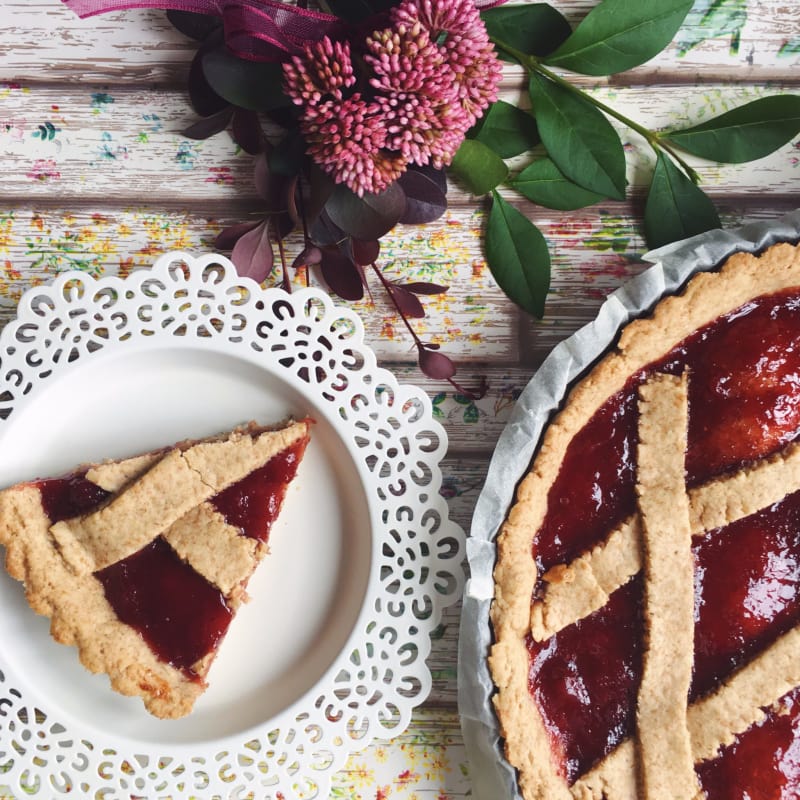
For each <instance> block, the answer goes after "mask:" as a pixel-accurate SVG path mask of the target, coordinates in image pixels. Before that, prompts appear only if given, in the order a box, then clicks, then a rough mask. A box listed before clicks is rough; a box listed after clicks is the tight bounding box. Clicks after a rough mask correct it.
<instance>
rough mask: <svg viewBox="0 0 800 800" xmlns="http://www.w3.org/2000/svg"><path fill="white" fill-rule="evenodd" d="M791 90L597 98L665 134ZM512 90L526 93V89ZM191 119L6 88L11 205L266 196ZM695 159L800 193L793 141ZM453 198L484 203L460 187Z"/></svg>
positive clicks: (183, 106)
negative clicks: (194, 129) (749, 157)
mask: <svg viewBox="0 0 800 800" xmlns="http://www.w3.org/2000/svg"><path fill="white" fill-rule="evenodd" d="M780 91H782V89H781V87H778V86H770V87H769V88H767V89H765V88H763V87H743V86H712V85H708V86H704V87H703V88H702V89H693V90H689V91H687V90H686V88H685V87H668V88H663V89H659V91H658V92H653V91H651V90H649V89H647V88H645V87H635V88H630V89H613V88H608V87H601V88H599V89H597V90H594V94H595V95H596V96H597V97H598V98H599V99H601V100H602V101H603V102H606V103H608V104H609V105H611V106H613V107H614V108H616V109H617V110H618V111H620V112H621V113H622V114H624V115H627V116H628V117H631V118H632V119H634V120H636V121H638V122H640V123H641V124H643V125H645V126H647V127H650V128H653V129H660V128H680V127H686V126H688V125H690V124H695V123H697V122H700V121H703V120H706V119H708V118H709V117H712V116H716V115H718V114H721V113H723V112H724V111H727V110H729V109H731V108H733V107H735V106H737V105H741V104H743V103H746V102H749V101H750V100H753V99H756V98H757V97H762V96H765V95H767V94H775V93H778V92H780ZM506 97H508V98H509V99H515V100H518V99H519V93H518V92H516V93H511V92H509V93H507V94H506ZM192 120H193V113H192V111H191V109H190V108H189V106H188V102H187V99H186V96H185V94H184V93H183V92H182V91H177V92H172V91H165V92H152V91H142V90H130V89H114V90H112V91H107V92H96V91H93V90H91V89H90V88H77V89H72V88H69V89H65V88H50V87H33V86H31V87H19V88H6V89H0V164H2V166H3V169H2V172H0V191H2V193H3V195H4V196H5V198H6V199H7V201H8V200H10V199H11V198H18V199H31V200H32V199H34V198H36V199H37V200H45V199H50V198H52V197H53V196H54V195H59V196H61V195H71V196H74V197H79V198H94V199H97V200H103V201H111V202H114V203H117V204H119V203H128V202H136V201H139V200H141V198H143V197H146V198H147V199H148V202H149V203H151V204H159V203H160V204H164V203H168V204H176V203H189V202H192V203H212V202H215V201H221V200H225V201H229V200H230V201H236V202H246V201H250V202H255V201H256V199H257V195H256V192H255V188H254V186H253V181H252V165H253V160H252V157H251V156H249V155H247V154H246V153H243V152H242V151H238V149H237V147H236V145H235V144H234V143H233V141H232V140H231V138H230V136H229V135H228V134H227V133H221V134H218V135H217V136H215V137H213V138H211V139H207V140H205V141H199V142H198V141H192V140H190V139H187V138H186V137H184V136H182V135H180V133H179V132H180V130H181V129H182V128H183V127H185V125H186V124H187V123H188V122H190V121H192ZM48 123H49V125H50V126H52V129H51V128H49V127H48ZM618 127H619V128H620V130H621V132H622V138H623V141H624V143H625V144H626V146H627V147H628V151H629V159H628V160H629V169H628V179H629V181H630V183H631V185H632V187H634V188H635V187H640V186H643V185H645V184H646V183H647V181H648V180H649V175H650V172H651V169H652V161H653V153H652V151H651V150H650V148H649V146H647V145H646V144H645V143H644V141H643V140H642V139H641V137H640V136H639V135H638V134H636V133H634V132H632V131H629V130H628V129H625V128H624V126H622V125H618ZM528 160H529V157H528ZM688 161H689V162H690V163H692V164H693V165H694V166H695V167H696V168H697V170H698V172H699V173H700V175H701V176H702V179H703V181H704V184H705V185H706V188H707V189H708V191H709V192H711V193H713V194H717V195H722V194H728V193H731V192H735V193H737V194H752V195H762V194H763V192H764V187H769V190H770V191H771V192H773V193H776V194H780V193H784V194H788V193H795V192H797V190H798V188H800V166H798V149H797V147H796V146H794V145H792V144H788V145H786V146H784V147H782V148H781V149H780V150H778V151H777V152H775V153H773V154H772V155H770V156H767V157H766V158H763V159H761V160H759V161H756V162H753V163H750V164H740V165H725V166H722V165H717V164H713V163H708V162H703V161H701V160H700V159H697V158H688ZM525 163H526V158H525V157H521V158H518V159H516V160H515V161H514V163H513V164H512V166H513V167H515V168H516V169H519V168H521V167H522V166H524V164H525ZM450 199H451V203H453V204H457V203H459V202H462V203H468V204H469V205H470V206H474V200H473V199H472V198H471V197H470V196H469V195H468V194H466V193H465V192H464V191H463V189H461V187H460V186H459V184H458V183H457V182H455V183H453V185H452V190H451V198H450Z"/></svg>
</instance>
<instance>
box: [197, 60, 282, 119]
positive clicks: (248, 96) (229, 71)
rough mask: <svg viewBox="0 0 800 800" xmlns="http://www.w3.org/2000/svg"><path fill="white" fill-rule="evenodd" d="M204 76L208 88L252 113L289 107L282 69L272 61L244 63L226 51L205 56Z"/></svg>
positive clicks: (203, 62)
mask: <svg viewBox="0 0 800 800" xmlns="http://www.w3.org/2000/svg"><path fill="white" fill-rule="evenodd" d="M202 64H203V75H204V76H205V79H206V80H207V81H208V83H209V86H210V87H211V88H212V89H213V90H214V91H215V92H216V93H217V94H218V95H219V96H220V97H223V98H224V99H225V100H227V101H228V102H229V103H231V104H232V105H235V106H239V108H247V109H249V110H251V111H273V110H274V109H277V108H282V107H285V106H290V105H291V101H290V100H289V98H288V97H287V96H286V95H285V94H284V93H283V69H282V67H281V65H280V64H278V63H275V62H271V61H245V60H244V59H241V58H237V57H236V56H234V55H233V54H232V53H231V52H229V51H228V50H226V49H225V47H223V46H220V47H216V48H214V49H213V50H210V51H209V52H207V53H205V55H204V56H203V61H202Z"/></svg>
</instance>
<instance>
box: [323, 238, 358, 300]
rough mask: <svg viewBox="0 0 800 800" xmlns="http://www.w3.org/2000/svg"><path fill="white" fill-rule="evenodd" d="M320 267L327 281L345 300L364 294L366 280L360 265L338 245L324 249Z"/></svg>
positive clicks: (333, 290) (356, 298) (332, 289)
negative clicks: (359, 267)
mask: <svg viewBox="0 0 800 800" xmlns="http://www.w3.org/2000/svg"><path fill="white" fill-rule="evenodd" d="M320 268H321V270H322V277H323V278H324V279H325V283H327V284H328V286H329V287H330V289H331V291H332V292H334V293H335V294H338V295H339V297H341V298H342V299H343V300H360V299H361V298H362V297H363V296H364V281H363V277H362V275H361V272H360V271H359V269H358V266H357V265H356V264H355V263H354V262H353V261H352V260H351V259H350V258H348V257H347V256H346V255H345V254H344V253H342V251H341V250H339V248H338V247H337V248H333V247H330V248H327V247H326V248H325V249H324V250H323V251H322V260H321V261H320Z"/></svg>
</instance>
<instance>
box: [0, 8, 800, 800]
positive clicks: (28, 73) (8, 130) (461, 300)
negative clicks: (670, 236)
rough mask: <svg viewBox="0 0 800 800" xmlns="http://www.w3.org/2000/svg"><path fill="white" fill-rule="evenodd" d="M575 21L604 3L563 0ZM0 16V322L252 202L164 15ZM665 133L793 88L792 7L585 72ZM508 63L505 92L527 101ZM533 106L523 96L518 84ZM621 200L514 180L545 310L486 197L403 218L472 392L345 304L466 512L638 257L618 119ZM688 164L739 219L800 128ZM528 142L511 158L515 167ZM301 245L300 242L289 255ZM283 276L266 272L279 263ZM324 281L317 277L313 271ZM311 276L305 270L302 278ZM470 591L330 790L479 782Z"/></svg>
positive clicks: (785, 176) (198, 238)
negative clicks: (433, 374) (549, 260)
mask: <svg viewBox="0 0 800 800" xmlns="http://www.w3.org/2000/svg"><path fill="white" fill-rule="evenodd" d="M553 5H555V6H556V7H557V8H559V9H560V10H561V11H562V12H563V13H564V14H565V15H566V16H567V18H568V19H569V20H570V21H571V22H573V23H575V22H577V21H578V20H579V19H580V18H581V17H582V16H583V15H584V14H585V13H586V12H587V11H588V10H589V9H590V8H592V7H593V6H594V5H595V2H594V0H554V2H553ZM0 9H2V12H3V25H2V26H1V27H0V195H1V196H2V200H1V201H0V325H2V324H5V323H6V322H7V321H8V320H10V319H11V318H12V317H13V314H14V308H15V304H16V302H17V300H18V298H19V296H20V294H21V293H22V291H24V290H25V289H26V288H28V287H30V286H33V285H37V284H40V283H43V282H46V281H48V280H50V279H52V277H53V276H54V275H56V274H58V273H60V272H62V271H64V270H68V269H73V268H77V269H81V270H85V271H88V272H90V273H92V274H96V275H103V274H122V275H124V274H126V273H128V272H129V271H131V270H132V269H136V268H140V267H147V266H148V265H149V264H151V263H152V261H153V260H154V259H155V258H156V257H157V255H159V254H160V253H163V252H167V251H169V250H175V249H187V250H190V251H194V252H200V251H207V250H211V249H213V246H214V245H213V242H214V238H215V236H216V235H217V233H218V232H219V231H220V230H222V229H223V228H224V227H225V226H226V225H228V224H231V223H233V222H238V221H242V220H245V219H247V218H249V216H250V215H253V214H257V213H258V211H259V204H258V200H257V196H256V194H255V191H254V189H253V185H252V159H251V158H250V157H249V156H247V155H246V154H244V153H242V152H239V151H237V148H236V147H235V146H234V145H233V143H232V142H231V140H230V137H229V136H228V135H227V134H221V135H219V136H217V137H215V138H213V139H211V140H208V141H205V142H195V141H192V140H190V139H187V138H186V137H185V136H183V135H182V134H181V131H182V130H183V129H184V127H185V126H186V124H187V123H189V122H191V121H192V119H193V115H192V112H191V109H190V107H189V104H188V100H187V96H186V92H185V90H184V88H183V84H184V81H185V77H186V73H187V70H188V64H189V62H190V60H191V57H192V55H193V53H194V47H193V45H192V43H191V42H189V41H187V40H186V39H185V37H183V36H182V35H181V34H180V33H178V32H177V31H176V30H174V29H173V28H172V27H171V26H170V25H169V24H168V22H167V21H166V19H165V15H164V14H163V12H159V11H127V12H120V13H114V14H109V15H105V16H101V17H95V18H93V19H90V20H79V19H77V18H76V17H75V16H74V15H73V14H72V13H71V12H69V11H68V10H67V9H65V8H64V7H63V6H62V4H61V3H60V2H58V0H2V3H0ZM576 80H577V81H578V82H579V83H581V84H582V85H584V86H586V87H588V88H590V89H591V91H592V92H594V93H596V94H597V96H598V97H600V98H601V99H603V100H604V101H605V102H607V103H609V104H610V105H612V106H613V107H615V108H617V109H618V110H620V111H621V112H622V113H624V114H626V115H627V116H630V117H632V118H634V119H636V120H637V121H639V122H641V123H643V124H645V125H647V126H649V127H652V128H670V127H680V126H685V125H687V124H691V123H692V122H699V121H701V120H703V119H707V118H708V117H710V116H713V115H715V114H719V113H722V112H723V111H725V110H727V109H728V108H731V107H733V106H734V105H737V104H740V103H742V102H745V101H746V100H749V99H753V98H755V97H760V96H764V95H766V94H774V93H776V92H782V91H795V92H796V91H798V86H800V3H797V2H794V0H758V2H757V1H756V0H697V2H696V3H695V7H694V9H693V11H692V12H691V14H690V16H689V18H688V19H687V23H686V24H685V25H684V27H683V28H682V30H681V31H680V33H679V34H678V36H677V37H676V39H675V41H674V42H673V44H672V45H671V46H670V47H669V48H668V49H667V50H666V51H665V52H664V53H662V54H660V55H659V56H657V57H656V58H655V59H653V60H652V61H651V62H649V63H648V64H645V65H643V66H642V67H639V68H637V69H635V70H632V71H630V72H628V73H624V74H622V75H617V76H613V77H612V78H609V79H588V78H577V79H576ZM523 90H524V86H523V80H522V75H521V72H520V71H519V69H517V68H514V67H511V66H509V67H508V68H507V69H506V73H505V79H504V83H503V97H504V98H506V99H509V100H514V101H517V100H519V98H521V97H523ZM523 103H524V99H523ZM622 136H623V140H624V141H625V143H626V148H627V150H628V153H629V175H628V177H629V180H630V182H631V191H630V197H629V199H628V200H627V201H625V202H609V203H603V204H600V205H598V206H595V207H593V208H589V209H585V210H582V211H577V212H571V213H561V212H553V211H548V210H546V209H542V208H536V207H533V206H532V205H531V204H529V203H527V202H526V201H523V200H522V199H521V198H519V197H518V196H515V195H514V194H513V193H511V192H508V193H506V197H507V198H508V199H509V200H511V201H512V202H514V203H515V204H516V205H517V206H518V207H519V208H520V209H521V210H522V211H523V212H524V213H526V214H528V215H529V216H530V217H531V218H532V219H534V220H535V221H536V223H537V224H538V225H540V226H541V228H542V230H543V232H544V234H545V236H546V238H547V240H548V242H549V244H550V249H551V253H552V257H553V282H552V290H551V293H550V296H549V298H548V302H547V310H546V315H545V318H544V319H543V320H541V321H538V320H533V319H531V318H529V317H527V316H525V315H523V314H521V313H519V311H518V310H517V309H516V307H514V306H513V304H511V303H510V302H509V301H508V300H507V299H506V298H505V297H504V295H503V294H502V292H501V291H500V290H499V289H498V288H497V286H496V285H495V283H494V281H493V279H492V277H491V275H490V274H489V272H488V269H487V268H486V265H485V262H484V259H483V253H482V246H481V231H482V224H483V219H484V203H483V201H482V200H481V199H476V198H473V197H471V196H470V195H469V194H468V193H467V192H466V191H465V190H464V189H463V187H461V186H459V185H458V184H457V183H455V182H454V183H452V184H451V188H450V209H449V211H448V213H447V215H446V216H445V217H444V218H443V219H442V220H440V221H439V222H437V223H434V224H432V225H428V226H424V227H406V226H400V227H398V229H396V231H395V232H393V234H392V235H391V237H387V238H386V239H384V241H383V251H382V253H381V261H380V263H381V265H382V266H383V267H384V268H385V269H386V271H387V274H389V275H390V276H392V277H398V276H406V277H413V278H417V279H424V280H433V281H435V282H437V283H443V284H446V285H448V286H449V287H450V289H449V291H448V293H447V294H446V295H443V296H440V297H437V298H430V299H428V300H426V309H427V311H428V316H427V317H426V319H424V320H418V321H415V323H414V324H415V327H416V329H417V330H418V331H419V333H420V335H423V336H424V338H426V339H427V340H429V341H435V342H437V343H439V344H441V346H442V348H443V350H444V351H445V352H446V353H448V355H451V356H452V357H453V358H454V359H455V360H456V361H457V363H458V365H459V372H458V375H457V378H458V380H459V383H460V385H461V386H462V387H464V389H465V390H469V389H472V388H475V387H477V386H479V385H480V384H481V382H485V384H486V386H487V389H486V392H485V393H484V394H483V396H481V397H480V398H479V399H475V398H474V397H470V396H469V394H468V391H461V390H459V389H457V388H455V387H453V386H450V385H449V384H441V383H437V382H435V381H432V380H430V379H428V378H425V377H424V376H423V375H422V374H421V373H420V371H419V369H418V367H417V366H416V362H415V359H416V353H415V351H414V348H413V347H412V344H411V342H410V340H409V338H408V336H407V335H405V334H404V331H403V329H402V326H401V324H400V323H399V321H398V320H397V319H396V318H395V317H393V316H392V313H391V309H390V308H389V306H388V305H387V304H386V302H385V301H384V300H383V299H382V297H381V295H380V293H379V292H378V291H377V285H375V288H376V291H375V293H374V302H366V301H362V302H360V303H356V304H354V307H355V308H356V309H357V310H358V311H359V313H361V315H362V317H363V319H364V321H365V325H366V330H367V337H368V340H369V341H370V343H371V344H372V346H373V347H374V349H375V350H376V352H377V354H378V356H379V359H380V360H381V362H382V363H383V364H384V365H386V366H389V367H390V368H391V369H393V370H394V371H395V372H396V374H397V375H398V377H399V378H400V380H401V381H403V382H410V383H415V384H417V385H419V386H421V387H422V388H424V389H425V390H426V391H427V392H428V393H429V395H430V396H431V399H432V402H433V408H434V413H435V415H436V416H437V418H439V419H440V420H441V421H442V423H443V424H444V426H445V428H446V430H447V433H448V437H449V442H450V448H449V454H448V457H447V459H446V461H445V462H444V464H443V470H444V475H445V481H444V487H443V492H444V493H445V495H446V496H447V498H448V500H449V503H450V509H451V514H452V516H453V518H454V519H455V520H456V521H457V522H458V523H459V524H461V525H462V526H463V527H464V528H465V529H467V530H468V529H469V525H470V520H471V515H472V509H473V507H474V503H475V501H476V499H477V497H478V494H479V492H480V489H481V486H482V484H483V480H484V477H485V474H486V470H487V468H488V462H489V458H490V457H491V453H492V450H493V448H494V445H495V442H496V440H497V437H498V436H499V435H500V432H501V431H502V429H503V426H504V425H505V424H506V422H507V421H508V419H509V416H510V414H511V411H512V409H513V406H514V403H515V401H516V398H517V397H518V396H519V394H520V392H521V391H522V389H523V388H524V386H525V385H526V383H527V382H528V380H529V379H530V377H531V375H532V374H533V371H534V370H535V368H536V367H537V366H538V365H539V364H540V363H541V361H542V360H543V359H544V358H545V356H546V355H547V353H548V352H549V351H550V350H551V349H552V347H553V346H554V345H555V344H557V343H558V342H559V341H561V340H562V339H564V338H565V337H567V336H568V335H570V334H571V333H573V332H574V331H575V330H577V329H578V328H579V327H581V326H582V325H584V324H585V323H587V322H589V321H590V320H591V319H592V318H593V316H594V315H595V314H596V312H597V309H598V308H599V306H600V304H601V303H602V301H603V300H604V299H605V298H606V297H607V296H608V294H609V293H610V292H612V291H613V290H614V289H616V288H617V287H619V286H620V285H621V284H622V283H623V282H624V281H625V280H626V279H628V278H630V277H633V276H635V275H637V274H639V273H640V272H641V271H642V270H643V269H645V267H646V263H645V262H644V261H643V260H642V256H643V254H644V252H645V250H646V247H645V244H644V241H643V238H642V233H641V212H642V204H643V187H644V186H645V185H646V182H647V179H648V175H649V171H650V170H651V168H652V153H650V152H648V149H647V146H646V145H645V144H644V143H643V142H642V141H641V140H640V139H639V138H638V137H637V136H636V135H635V134H631V133H630V132H628V131H625V130H622ZM691 162H692V163H693V164H694V165H695V166H696V167H697V168H698V171H699V172H700V174H701V176H702V178H703V182H704V188H706V190H707V191H708V192H709V194H711V195H712V196H713V197H714V198H715V200H716V202H717V204H718V206H719V209H720V213H721V216H722V219H723V223H724V224H725V225H726V226H736V225H738V224H740V223H742V222H744V221H749V220H768V219H771V218H775V217H777V216H779V215H780V214H782V213H784V212H786V211H789V210H791V209H793V208H794V207H795V206H798V205H800V202H798V197H799V196H800V143H798V142H794V143H792V144H789V145H787V146H786V147H783V148H781V150H779V151H778V152H777V153H775V154H773V155H772V156H769V157H768V158H765V159H762V160H761V161H758V162H755V163H753V164H747V165H738V166H720V165H713V164H709V163H703V162H701V161H699V160H697V159H691ZM524 164H525V160H524V159H518V160H516V161H515V162H514V164H513V166H514V167H515V168H517V169H519V168H521V167H523V166H524ZM298 247H299V243H298V242H297V241H290V242H289V252H290V255H291V254H292V253H293V252H295V251H296V249H297V248H298ZM279 277H280V275H279V274H278V273H277V271H276V273H275V274H274V275H273V276H272V279H273V280H278V279H279ZM311 277H312V279H313V280H316V278H317V276H314V275H312V276H311ZM293 280H295V281H296V282H297V283H298V285H299V284H300V283H302V281H303V280H304V276H293ZM458 622H459V608H458V607H455V608H452V609H449V610H447V612H446V613H445V615H444V618H443V620H442V624H441V625H440V626H439V628H438V629H437V631H436V634H435V636H434V638H433V642H432V652H431V655H430V658H429V666H430V668H431V672H432V675H433V689H432V692H431V695H430V697H429V699H428V700H427V701H426V703H425V704H424V705H423V706H422V707H421V708H420V709H419V710H418V711H417V712H416V713H415V715H414V718H413V721H412V724H411V726H410V728H409V730H408V731H407V732H406V733H404V734H402V735H401V736H398V737H396V738H395V739H393V740H389V741H382V742H375V743H373V744H371V745H370V746H369V747H367V749H366V750H365V751H364V752H363V753H362V754H360V755H358V756H355V757H353V758H352V759H351V760H350V762H349V763H348V766H347V768H346V769H345V770H343V771H342V772H341V773H340V774H339V775H337V776H336V778H335V780H334V784H333V789H332V794H331V796H332V797H337V798H338V797H342V798H365V799H366V798H376V800H377V798H389V797H391V798H398V800H406V799H408V800H410V798H416V797H431V798H437V800H446V798H462V797H467V796H469V795H470V782H469V765H468V763H467V758H466V754H465V751H464V747H463V743H462V740H461V734H460V730H459V722H458V713H457V707H456V692H457V663H456V653H457V636H458Z"/></svg>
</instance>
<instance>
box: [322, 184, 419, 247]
mask: <svg viewBox="0 0 800 800" xmlns="http://www.w3.org/2000/svg"><path fill="white" fill-rule="evenodd" d="M325 210H326V211H327V212H328V217H329V218H330V220H331V222H333V224H334V225H336V226H338V227H339V228H341V229H342V230H343V231H344V232H345V233H347V234H349V235H350V236H354V237H355V238H356V239H364V240H371V239H380V238H381V236H383V235H384V234H385V233H388V232H389V231H390V230H391V229H392V228H394V226H395V225H396V224H397V223H398V222H399V221H400V219H401V218H402V216H403V214H404V213H405V210H406V196H405V194H404V192H403V190H402V188H401V187H400V185H399V184H398V183H397V182H395V183H392V184H391V185H390V186H389V188H388V189H386V190H385V191H383V192H381V193H380V194H365V195H364V196H363V197H359V196H358V195H357V194H356V193H355V192H352V191H351V190H350V189H348V188H347V187H346V186H345V185H344V184H339V185H338V186H337V187H336V188H335V189H334V190H333V192H331V196H330V197H329V198H328V202H327V203H326V204H325Z"/></svg>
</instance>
